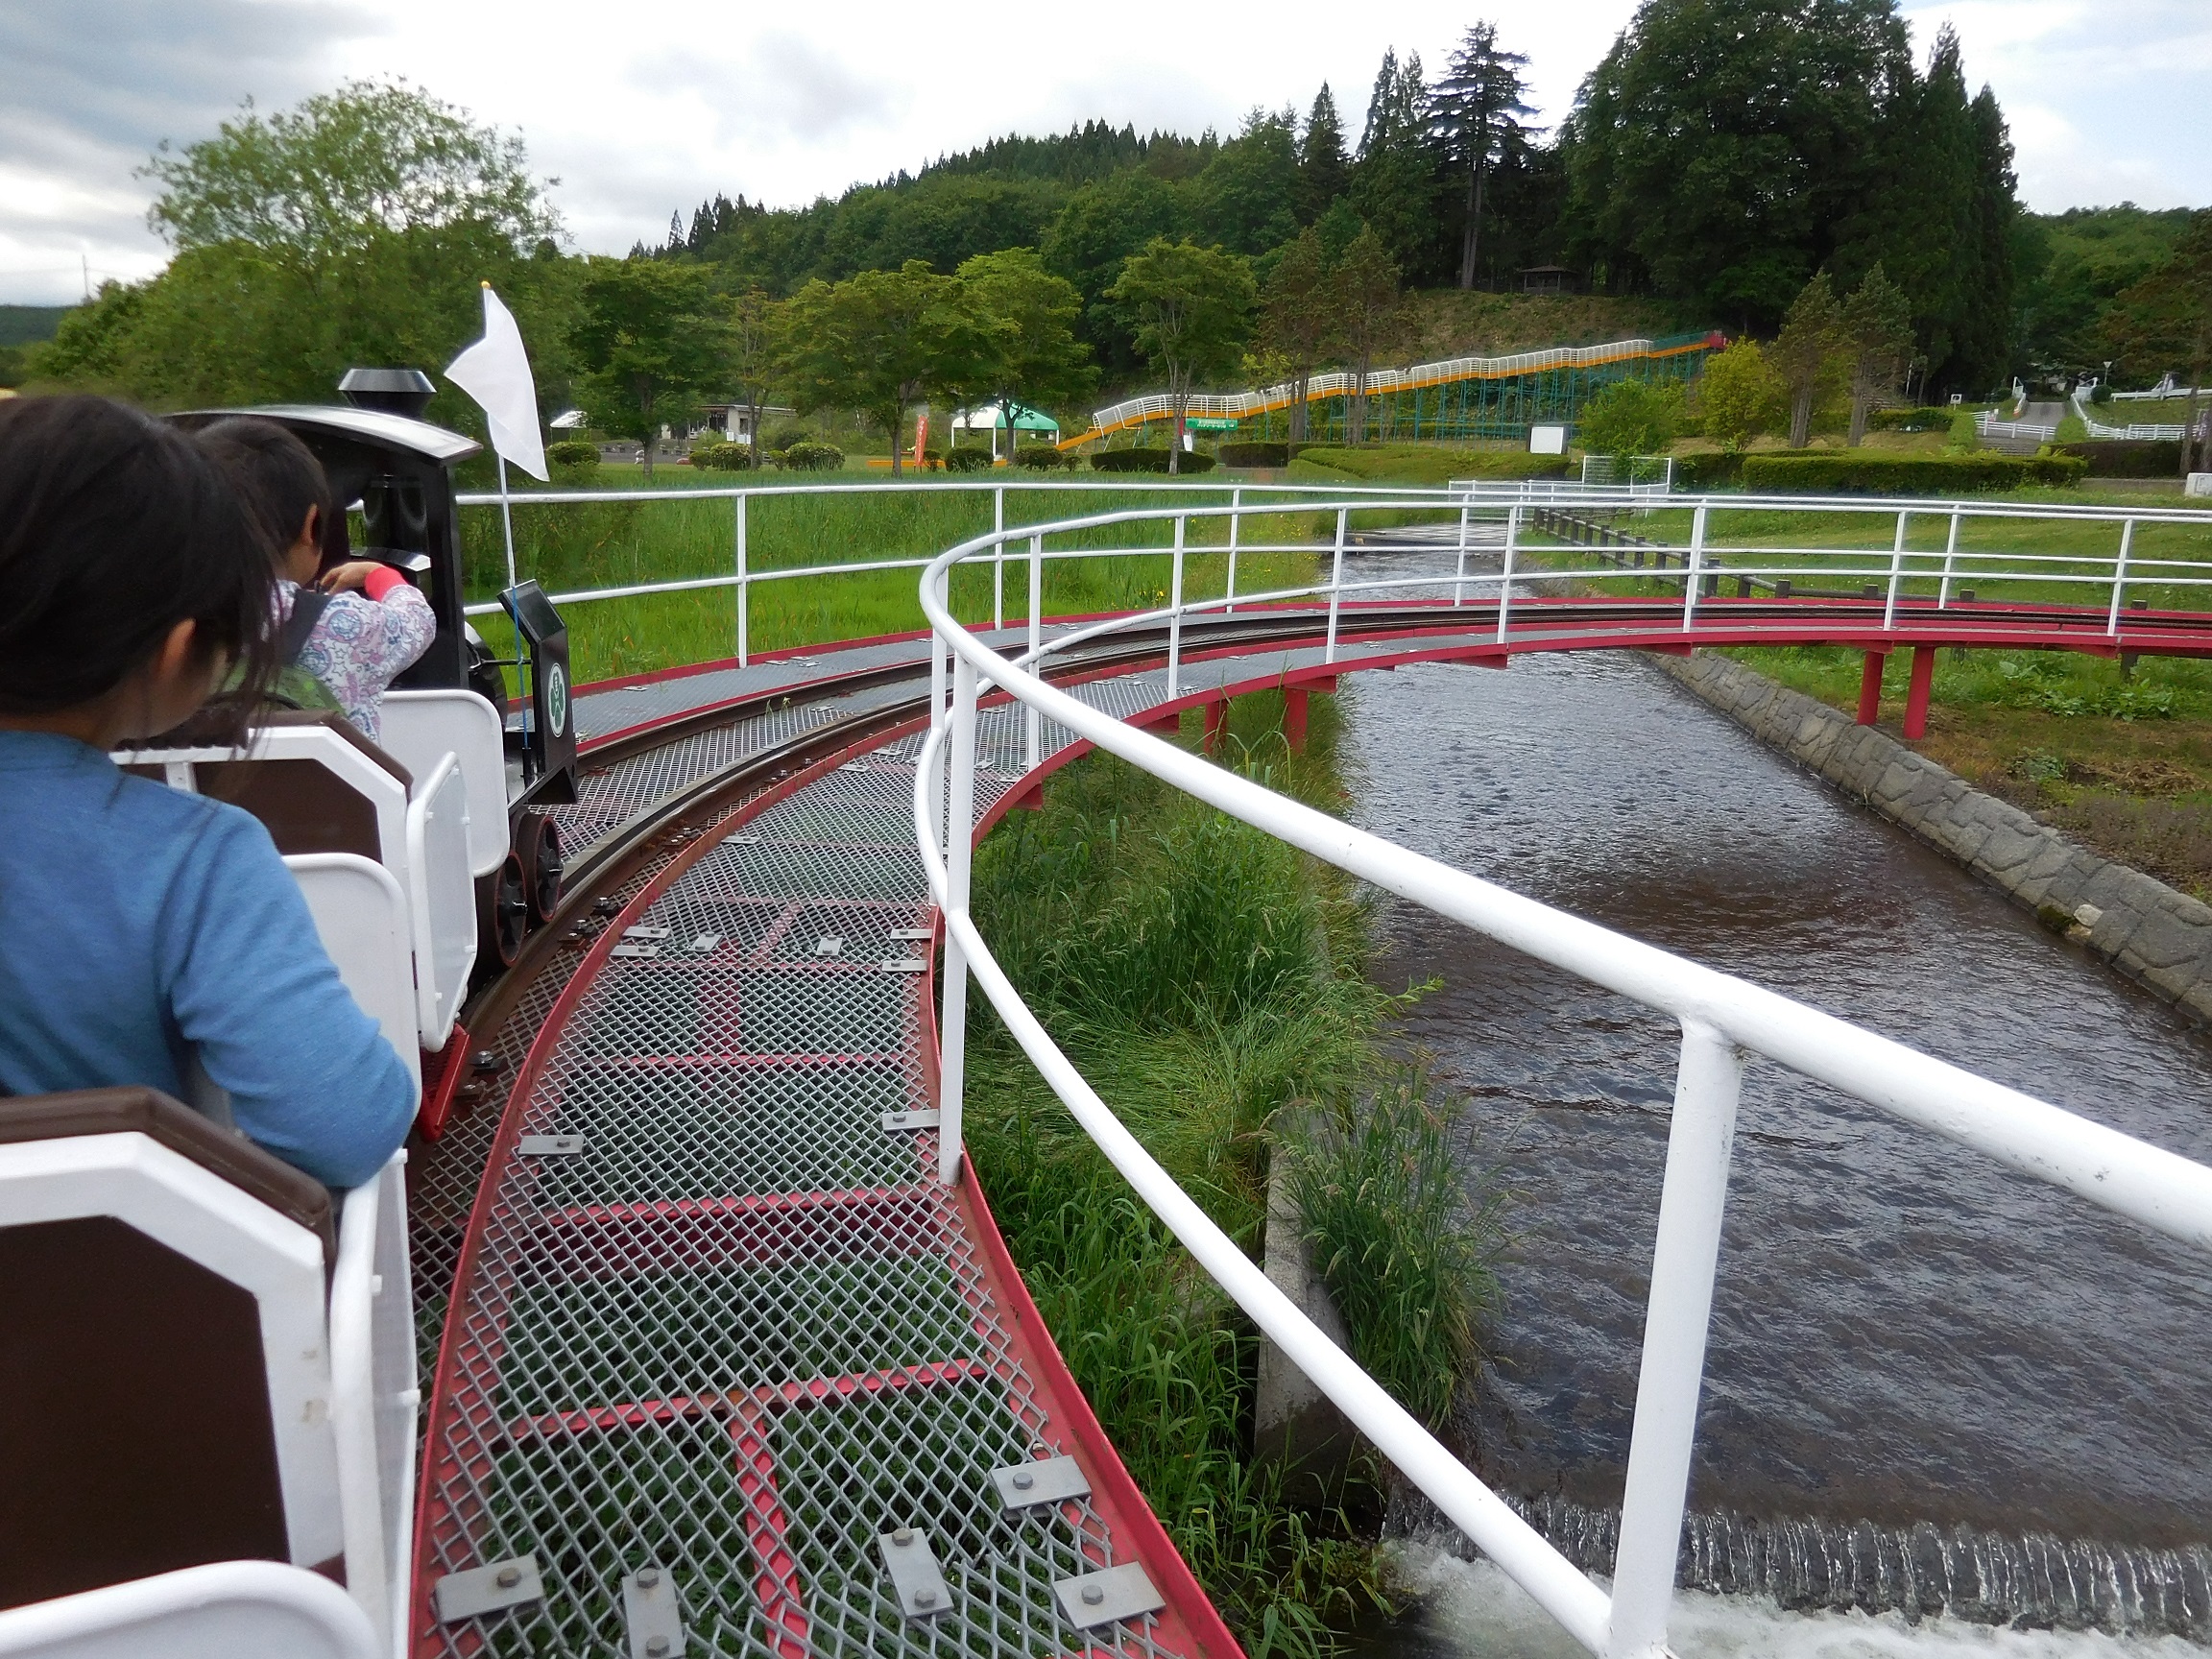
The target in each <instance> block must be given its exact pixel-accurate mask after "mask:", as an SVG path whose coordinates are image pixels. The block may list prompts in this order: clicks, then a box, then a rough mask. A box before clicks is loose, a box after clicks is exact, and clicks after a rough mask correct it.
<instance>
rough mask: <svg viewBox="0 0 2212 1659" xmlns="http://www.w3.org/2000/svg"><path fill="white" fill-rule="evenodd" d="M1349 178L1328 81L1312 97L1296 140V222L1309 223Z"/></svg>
mask: <svg viewBox="0 0 2212 1659" xmlns="http://www.w3.org/2000/svg"><path fill="white" fill-rule="evenodd" d="M1351 180H1352V159H1351V157H1350V156H1347V155H1345V153H1344V123H1343V121H1342V119H1341V118H1340V117H1339V116H1338V115H1337V113H1336V99H1335V97H1334V94H1332V93H1331V92H1330V90H1329V83H1328V82H1326V81H1324V82H1322V83H1321V90H1320V92H1319V93H1318V94H1317V95H1316V96H1315V97H1314V99H1313V108H1312V112H1311V113H1310V114H1309V115H1308V116H1307V117H1306V131H1305V132H1304V133H1303V134H1302V135H1301V136H1300V138H1299V141H1298V222H1299V223H1300V224H1301V225H1310V224H1312V223H1313V221H1314V220H1316V219H1318V218H1320V217H1321V215H1322V214H1324V213H1326V212H1328V211H1329V204H1330V203H1332V202H1334V201H1335V200H1336V198H1337V197H1339V196H1341V195H1343V194H1344V187H1345V186H1346V185H1347V184H1349V183H1350V182H1351Z"/></svg>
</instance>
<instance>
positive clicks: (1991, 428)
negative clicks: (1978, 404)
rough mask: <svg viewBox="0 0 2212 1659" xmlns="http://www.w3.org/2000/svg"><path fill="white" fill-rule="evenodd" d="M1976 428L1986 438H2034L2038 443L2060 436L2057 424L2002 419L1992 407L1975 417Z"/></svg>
mask: <svg viewBox="0 0 2212 1659" xmlns="http://www.w3.org/2000/svg"><path fill="white" fill-rule="evenodd" d="M1974 430H1975V431H1977V432H1979V433H1980V434H1981V435H1982V436H1983V437H1984V438H2032V439H2033V440H2034V441H2035V442H2036V443H2038V444H2048V443H2050V442H2051V440H2052V439H2054V438H2056V437H2057V436H2058V428H2057V427H2056V426H2054V425H2050V424H2047V423H2046V422H2044V421H2000V420H1998V419H1997V414H1996V411H1995V410H1992V409H1984V410H1983V411H1982V413H1981V414H1979V415H1977V416H1975V417H1974Z"/></svg>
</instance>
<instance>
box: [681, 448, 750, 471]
mask: <svg viewBox="0 0 2212 1659" xmlns="http://www.w3.org/2000/svg"><path fill="white" fill-rule="evenodd" d="M691 465H692V466H694V467H704V468H706V469H708V470H709V471H710V472H749V471H751V470H752V469H753V445H750V444H702V445H699V447H698V448H696V449H694V450H692V451H691Z"/></svg>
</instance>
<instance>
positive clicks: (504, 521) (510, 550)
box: [493, 450, 515, 592]
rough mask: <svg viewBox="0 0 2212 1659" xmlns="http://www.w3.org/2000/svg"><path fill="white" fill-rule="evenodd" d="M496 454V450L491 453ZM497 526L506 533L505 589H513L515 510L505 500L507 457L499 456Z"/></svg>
mask: <svg viewBox="0 0 2212 1659" xmlns="http://www.w3.org/2000/svg"><path fill="white" fill-rule="evenodd" d="M493 454H495V455H496V454H498V451H497V450H493ZM499 525H500V528H501V529H503V530H505V531H506V532H507V589H508V591H509V592H513V591H514V589H515V510H514V508H513V506H512V505H511V504H510V503H509V501H508V499H507V457H506V456H504V455H500V456H499Z"/></svg>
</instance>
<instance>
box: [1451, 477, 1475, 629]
mask: <svg viewBox="0 0 2212 1659" xmlns="http://www.w3.org/2000/svg"><path fill="white" fill-rule="evenodd" d="M1473 511H1474V508H1473V507H1472V506H1471V505H1470V504H1469V503H1467V502H1465V501H1462V502H1460V503H1459V563H1458V564H1457V565H1455V567H1454V569H1453V574H1452V603H1453V604H1455V605H1459V604H1463V603H1465V602H1466V598H1467V516H1468V514H1470V513H1472V512H1473Z"/></svg>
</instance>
